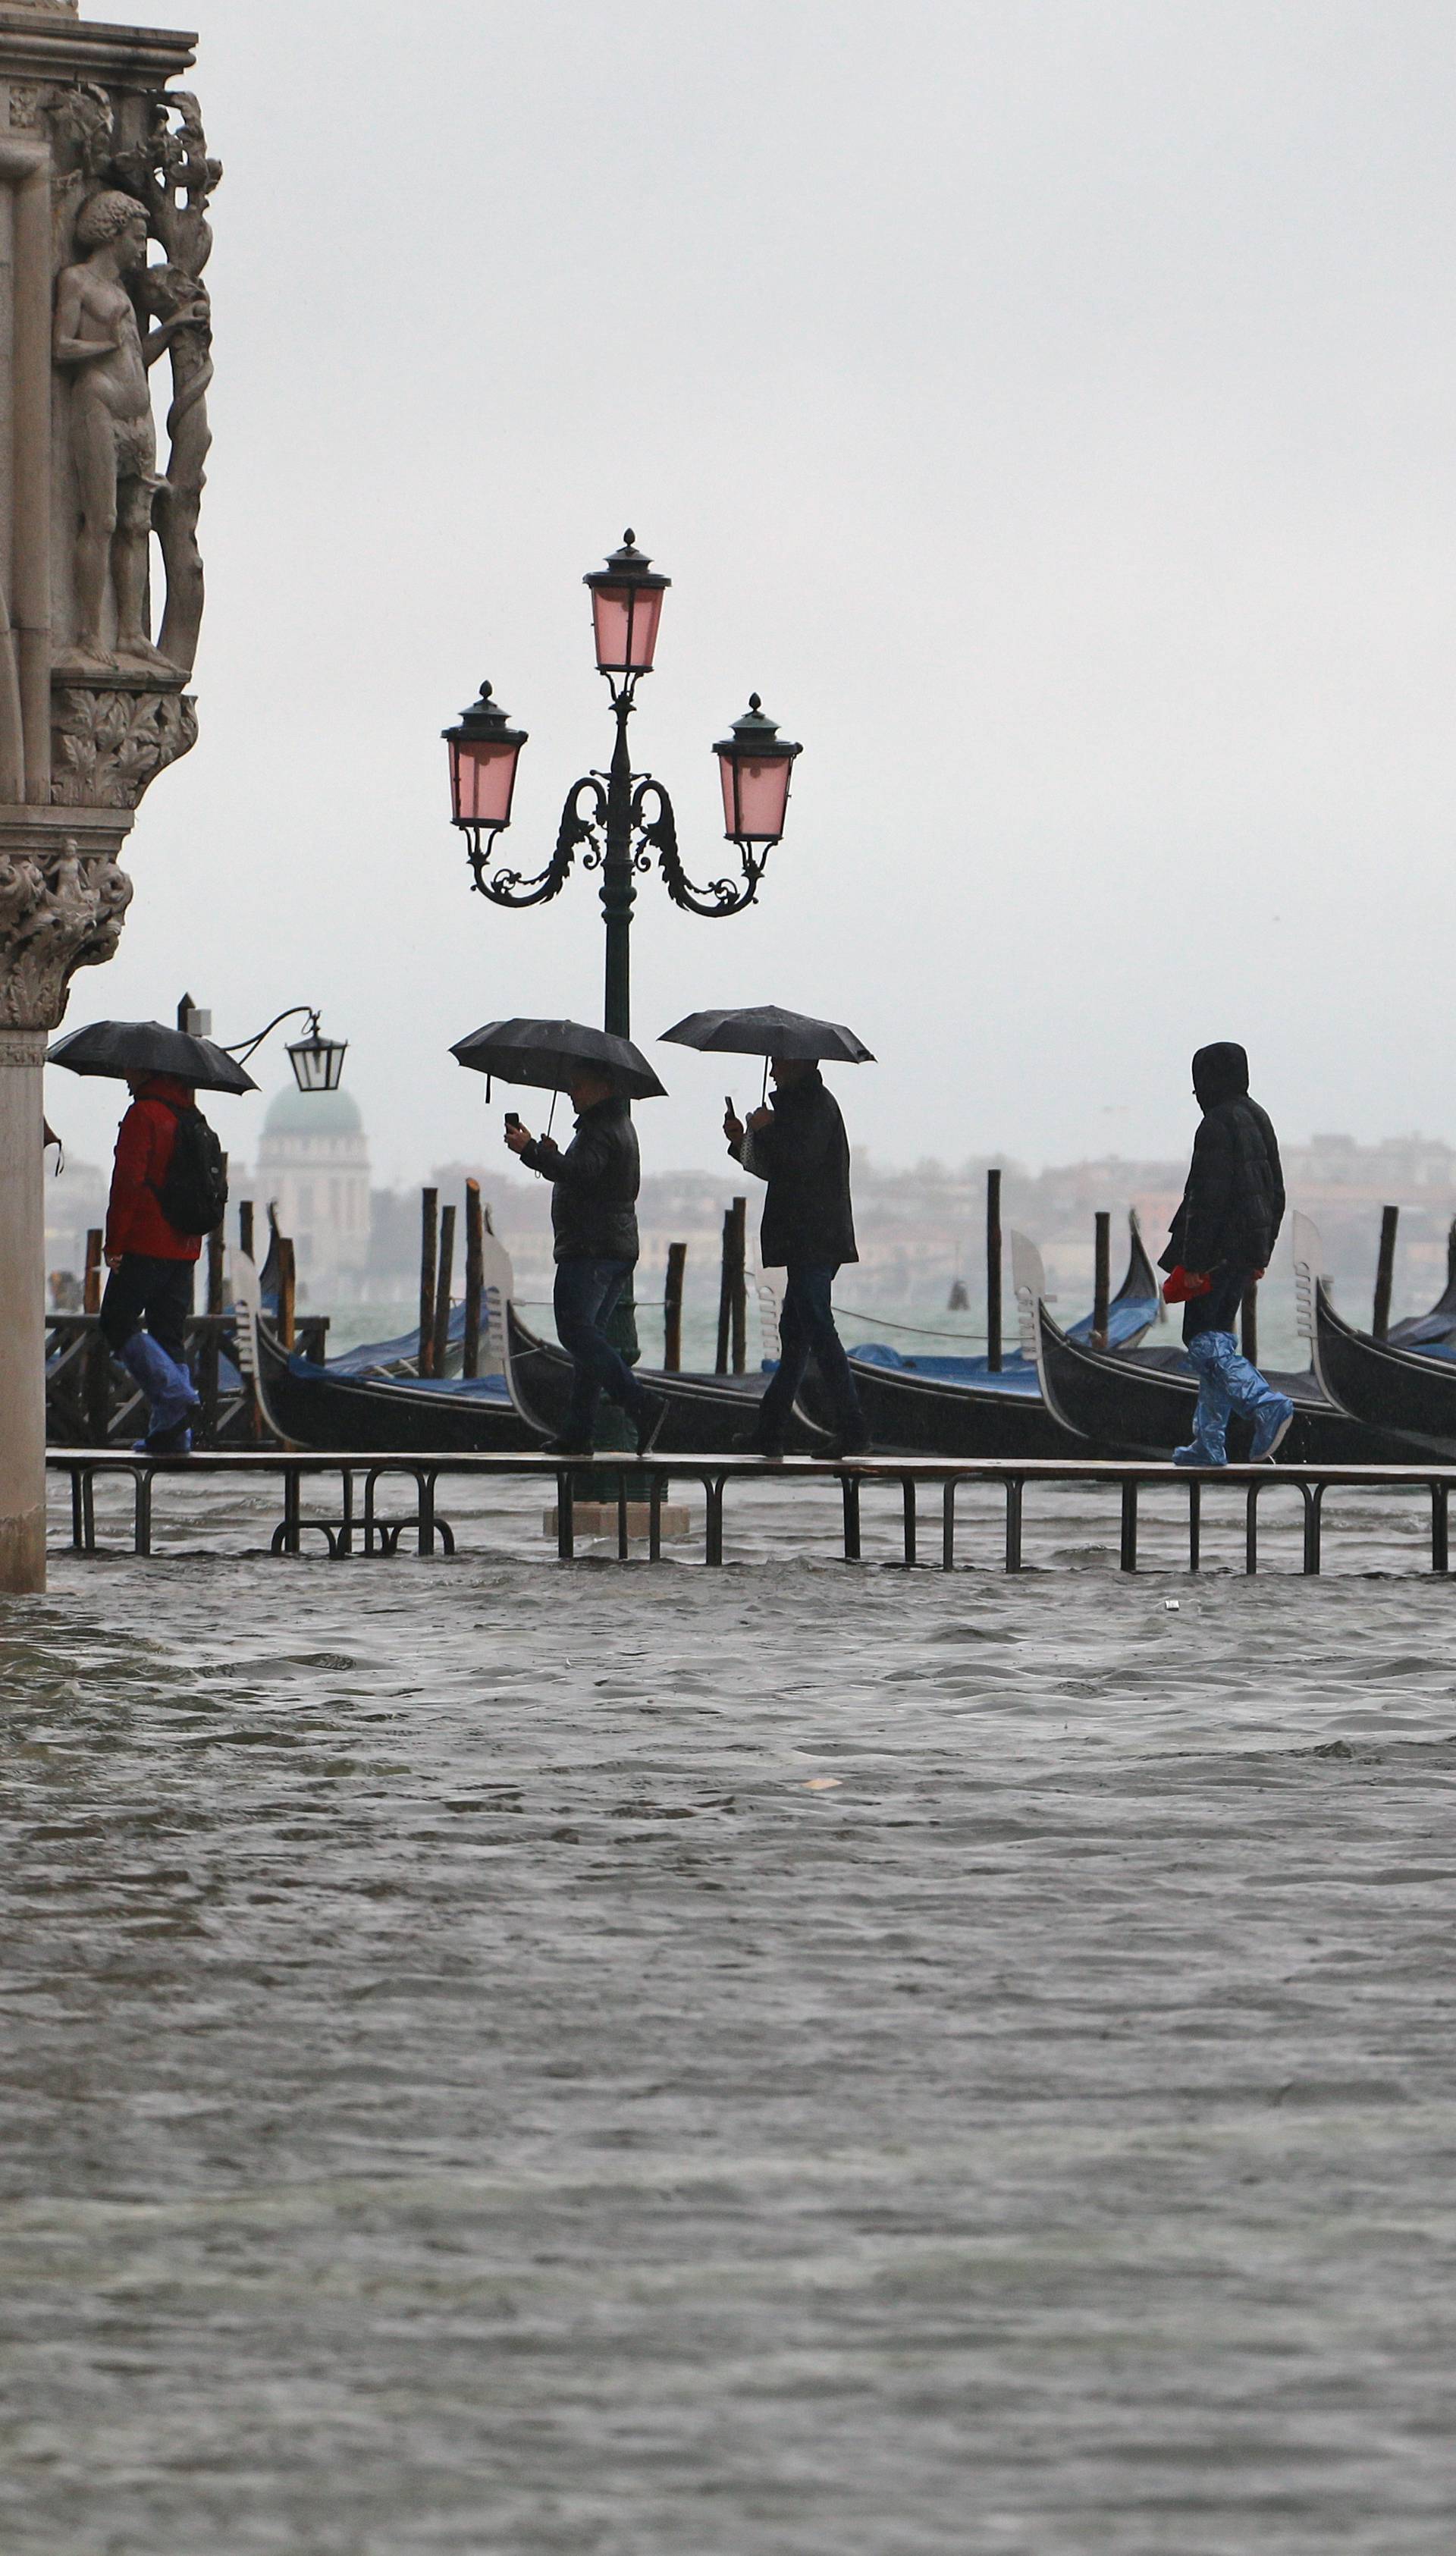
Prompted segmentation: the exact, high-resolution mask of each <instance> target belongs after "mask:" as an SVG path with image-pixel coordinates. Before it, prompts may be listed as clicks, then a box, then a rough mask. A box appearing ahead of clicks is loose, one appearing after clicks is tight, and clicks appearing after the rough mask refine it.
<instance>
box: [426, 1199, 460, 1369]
mask: <svg viewBox="0 0 1456 2556" xmlns="http://www.w3.org/2000/svg"><path fill="white" fill-rule="evenodd" d="M454 1275H455V1211H454V1207H453V1205H451V1206H449V1207H442V1208H441V1209H440V1212H439V1269H438V1274H437V1277H436V1279H435V1289H434V1318H433V1319H434V1336H433V1339H432V1341H431V1343H430V1352H429V1372H430V1374H431V1375H443V1374H444V1372H445V1368H446V1364H447V1352H448V1349H449V1345H450V1287H451V1283H452V1281H453V1279H454Z"/></svg>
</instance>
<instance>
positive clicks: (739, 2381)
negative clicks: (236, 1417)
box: [0, 1490, 1456, 2556]
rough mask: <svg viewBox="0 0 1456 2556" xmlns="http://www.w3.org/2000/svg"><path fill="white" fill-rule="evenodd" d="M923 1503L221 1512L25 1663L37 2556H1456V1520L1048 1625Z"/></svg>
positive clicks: (1082, 1576)
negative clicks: (1454, 1524)
mask: <svg viewBox="0 0 1456 2556" xmlns="http://www.w3.org/2000/svg"><path fill="white" fill-rule="evenodd" d="M884 1496H885V1500H886V1503H887V1505H886V1511H885V1516H884V1519H883V1520H880V1519H879V1517H878V1512H877V1519H876V1526H875V1533H874V1535H873V1536H872V1538H871V1540H870V1543H869V1546H868V1547H867V1550H868V1552H869V1556H870V1558H869V1559H868V1561H867V1563H866V1564H865V1565H864V1566H863V1567H862V1568H860V1569H858V1570H853V1569H846V1568H845V1567H844V1566H843V1564H842V1563H840V1562H838V1561H837V1560H835V1559H834V1558H833V1555H834V1543H833V1527H834V1522H835V1512H834V1508H833V1506H832V1504H830V1503H828V1502H826V1501H824V1500H823V1499H822V1498H821V1499H820V1500H819V1501H818V1504H817V1505H815V1501H814V1499H813V1498H812V1497H810V1498H808V1499H801V1498H799V1499H794V1500H791V1501H786V1500H785V1499H784V1498H783V1497H781V1496H777V1495H775V1494H773V1493H770V1492H767V1491H766V1492H763V1493H758V1492H754V1493H751V1494H748V1495H746V1496H745V1497H744V1498H743V1499H742V1500H741V1501H740V1503H739V1506H738V1508H737V1510H736V1511H735V1510H734V1509H732V1508H730V1517H729V1525H730V1540H729V1554H730V1562H729V1567H728V1568H726V1569H725V1570H723V1571H722V1572H706V1571H704V1570H702V1569H701V1567H700V1565H699V1563H698V1561H697V1559H696V1556H697V1554H698V1552H699V1551H700V1547H698V1546H696V1545H693V1544H691V1543H688V1544H684V1545H683V1546H682V1547H681V1548H680V1549H677V1551H676V1558H675V1559H672V1560H670V1561H669V1562H668V1563H667V1564H666V1565H665V1566H664V1567H663V1568H662V1569H661V1570H659V1571H652V1570H649V1569H647V1568H645V1567H642V1566H641V1565H639V1564H637V1563H633V1564H629V1565H628V1566H626V1567H622V1566H619V1565H617V1564H615V1563H613V1562H610V1561H599V1562H594V1561H591V1560H587V1561H585V1562H582V1563H578V1564H576V1565H574V1566H559V1565H557V1564H556V1563H555V1562H554V1561H553V1560H552V1559H550V1558H549V1556H550V1548H549V1547H548V1546H546V1544H544V1542H543V1540H542V1538H541V1535H540V1495H539V1494H538V1495H536V1497H535V1498H534V1499H532V1498H523V1496H522V1495H521V1494H519V1493H517V1492H514V1491H511V1492H502V1491H499V1490H496V1491H490V1492H478V1493H472V1494H470V1495H469V1496H468V1497H462V1498H461V1499H460V1500H458V1501H456V1500H454V1499H452V1498H449V1497H446V1498H445V1500H444V1505H445V1507H446V1508H447V1510H449V1511H450V1512H451V1513H452V1514H456V1513H458V1515H457V1523H458V1524H459V1526H460V1549H459V1552H458V1554H457V1556H456V1558H455V1559H454V1560H453V1561H444V1560H436V1561H433V1562H421V1561H419V1560H417V1559H415V1558H413V1557H411V1556H410V1555H409V1554H408V1553H405V1554H402V1555H401V1557H400V1558H399V1559H398V1560H396V1561H393V1562H386V1561H383V1560H380V1559H372V1560H365V1559H363V1558H356V1559H354V1560H352V1561H348V1562H343V1563H338V1564H333V1563H329V1562H328V1561H326V1560H323V1559H317V1558H305V1559H303V1560H302V1561H271V1560H269V1559H267V1558H266V1557H265V1556H264V1555H263V1554H262V1553H261V1552H260V1550H259V1547H260V1545H261V1544H262V1543H263V1542H265V1541H266V1536H265V1532H264V1525H265V1520H264V1511H263V1509H262V1507H258V1508H256V1509H255V1508H253V1507H252V1506H251V1505H250V1503H249V1501H248V1500H247V1499H245V1498H243V1497H240V1496H237V1495H232V1494H228V1495H222V1494H219V1493H216V1492H212V1491H206V1492H204V1491H201V1490H198V1491H195V1492H187V1493H183V1492H181V1491H179V1492H178V1493H177V1494H176V1495H175V1499H174V1501H173V1504H172V1505H171V1506H170V1507H168V1508H167V1514H166V1516H165V1518H164V1519H163V1521H162V1524H161V1526H160V1528H159V1534H160V1536H161V1538H162V1540H163V1541H164V1543H166V1544H167V1546H168V1550H167V1553H166V1555H165V1556H164V1558H162V1559H159V1560H156V1561H154V1562H152V1563H150V1564H144V1563H139V1562H136V1561H133V1560H131V1559H129V1558H128V1557H126V1556H125V1554H123V1553H120V1552H118V1553H117V1554H116V1555H115V1556H114V1557H112V1558H109V1559H104V1560H98V1561H95V1562H81V1561H78V1560H70V1559H66V1558H61V1559H59V1560H58V1562H57V1565H56V1569H55V1574H54V1581H53V1587H52V1591H51V1594H50V1595H49V1596H48V1597H46V1598H44V1599H38V1600H32V1601H15V1600H12V1601H9V1602H8V1603H0V1677H3V1737H4V1749H3V1758H0V1770H3V1771H0V1784H3V1793H0V1826H3V1834H0V1938H3V1944H0V1969H3V1977H0V2035H3V2041H0V2052H3V2060H0V2264H3V2279H0V2353H3V2382H0V2546H3V2547H4V2549H5V2550H6V2551H7V2556H40V2551H44V2556H59V2552H60V2551H65V2556H144V2551H145V2556H253V2552H254V2551H259V2556H263V2551H270V2556H271V2551H285V2556H425V2551H431V2552H432V2551H437V2550H448V2551H459V2556H517V2551H520V2556H538V2551H541V2556H545V2552H546V2551H551V2556H738V2551H744V2556H749V2551H752V2556H840V2551H845V2556H921V2551H941V2550H944V2551H947V2556H952V2551H953V2556H966V2551H972V2556H982V2551H985V2556H1001V2551H1015V2556H1083V2551H1102V2550H1109V2551H1114V2550H1115V2551H1117V2556H1244V2552H1245V2551H1251V2556H1252V2551H1255V2550H1258V2551H1260V2556H1295V2551H1298V2556H1327V2552H1328V2551H1331V2550H1340V2551H1351V2556H1356V2552H1357V2551H1358V2556H1405V2551H1416V2550H1419V2551H1422V2556H1423V2551H1426V2550H1431V2551H1435V2550H1437V2549H1439V2550H1442V2551H1444V2550H1445V2549H1446V2548H1447V2547H1448V2546H1449V2543H1450V2535H1451V2511H1452V2504H1453V2498H1456V2451H1453V2444H1452V2420H1451V2395H1452V2377H1451V2373H1452V2366H1453V2360H1456V2305H1453V2284H1452V2268H1453V2266H1452V2236H1453V2222H1456V2203H1453V2198H1452V2193H1453V2172H1456V2070H1453V2051H1452V2018H1453V2004H1456V1986H1453V1977H1452V1960H1451V1949H1452V1926H1451V1911H1452V1882H1453V1875H1456V1847H1453V1839H1452V1822H1453V1813H1456V1640H1453V1631H1456V1626H1453V1617H1452V1611H1451V1610H1452V1605H1453V1602H1456V1601H1453V1591H1452V1588H1451V1587H1450V1585H1449V1584H1445V1583H1440V1582H1435V1581H1432V1580H1430V1579H1429V1578H1423V1577H1421V1576H1419V1566H1420V1562H1421V1558H1422V1551H1423V1546H1422V1538H1423V1535H1424V1532H1425V1529H1424V1520H1423V1516H1422V1514H1421V1512H1420V1510H1419V1508H1418V1506H1409V1507H1401V1505H1400V1504H1399V1503H1391V1502H1386V1503H1385V1504H1384V1506H1383V1508H1382V1509H1380V1510H1379V1511H1378V1510H1377V1508H1376V1507H1375V1506H1374V1505H1372V1506H1371V1507H1369V1508H1368V1509H1367V1508H1366V1507H1365V1506H1364V1505H1363V1502H1360V1503H1357V1502H1355V1501H1352V1502H1351V1503H1350V1504H1349V1506H1348V1507H1347V1509H1346V1510H1345V1511H1344V1512H1343V1513H1342V1517H1343V1524H1342V1526H1341V1530H1340V1532H1339V1533H1338V1534H1336V1533H1334V1532H1333V1531H1331V1532H1330V1533H1329V1536H1328V1540H1327V1563H1329V1564H1330V1565H1331V1566H1332V1570H1331V1576H1330V1577H1328V1578H1326V1579H1324V1580H1321V1581H1311V1582H1305V1581H1301V1580H1300V1579H1298V1578H1297V1577H1294V1576H1291V1575H1292V1573H1293V1572H1294V1571H1296V1570H1297V1562H1298V1551H1297V1523H1296V1521H1295V1518H1294V1515H1293V1507H1294V1504H1293V1503H1291V1505H1290V1516H1289V1523H1288V1528H1287V1532H1286V1533H1284V1532H1283V1531H1280V1532H1274V1529H1273V1528H1272V1529H1271V1531H1270V1535H1269V1539H1268V1542H1267V1547H1266V1555H1265V1560H1266V1569H1265V1571H1264V1573H1263V1574H1262V1576H1261V1577H1260V1578H1259V1579H1257V1580H1254V1581H1252V1582H1251V1581H1246V1580H1244V1579H1243V1578H1241V1577H1237V1576H1235V1566H1236V1565H1237V1563H1238V1560H1239V1558H1240V1546H1239V1540H1238V1528H1239V1524H1240V1521H1239V1518H1238V1516H1237V1514H1236V1508H1235V1504H1234V1503H1232V1502H1231V1503H1230V1505H1229V1508H1228V1511H1227V1515H1226V1517H1224V1518H1222V1519H1221V1520H1216V1521H1215V1524H1214V1526H1213V1527H1212V1528H1209V1529H1207V1530H1206V1535H1205V1559H1206V1561H1207V1562H1208V1563H1209V1565H1210V1566H1211V1567H1210V1568H1209V1570H1208V1571H1207V1573H1206V1574H1205V1576H1204V1577H1203V1578H1201V1579H1200V1580H1197V1581H1190V1580H1188V1579H1187V1578H1186V1577H1183V1576H1179V1575H1178V1574H1176V1573H1174V1572H1172V1571H1165V1570H1160V1569H1157V1568H1153V1569H1151V1570H1150V1571H1148V1572H1147V1573H1146V1574H1145V1575H1144V1576H1141V1577H1139V1578H1137V1579H1126V1578H1122V1577H1120V1576H1119V1575H1118V1574H1117V1572H1116V1571H1115V1570H1112V1569H1109V1568H1108V1562H1109V1557H1111V1558H1112V1559H1113V1560H1115V1557H1116V1516H1115V1509H1110V1508H1109V1506H1108V1504H1107V1503H1106V1502H1105V1501H1098V1500H1096V1499H1093V1498H1091V1497H1089V1496H1088V1495H1086V1494H1075V1495H1067V1494H1062V1495H1059V1501H1058V1502H1053V1501H1052V1500H1051V1498H1050V1495H1047V1505H1046V1509H1045V1512H1044V1513H1040V1514H1038V1515H1037V1516H1036V1517H1035V1518H1034V1519H1032V1520H1031V1521H1030V1522H1029V1528H1028V1558H1029V1561H1031V1562H1032V1563H1034V1564H1037V1565H1038V1566H1040V1567H1038V1568H1036V1569H1033V1570H1031V1571H1030V1572H1029V1573H1028V1574H1027V1576H1026V1577H1024V1578H1022V1579H1018V1580H1007V1579H1006V1578H1004V1577H1002V1576H999V1575H998V1574H997V1573H996V1572H995V1570H994V1569H991V1568H973V1569H968V1570H965V1571H962V1572H958V1573H956V1574H954V1575H952V1576H949V1577H947V1576H943V1575H941V1574H940V1573H938V1572H935V1571H922V1572H919V1573H917V1574H915V1575H913V1576H911V1575H907V1574H906V1573H904V1572H903V1571H898V1570H894V1569H892V1568H889V1567H888V1557H890V1556H891V1555H892V1554H893V1552H894V1550H895V1546H894V1543H893V1541H892V1540H891V1535H890V1529H891V1527H892V1525H893V1524H894V1523H895V1521H894V1519H893V1517H892V1515H891V1510H890V1501H891V1495H890V1494H888V1493H887V1494H885V1495H884ZM871 1505H872V1504H871V1503H867V1510H868V1507H869V1506H871ZM164 1506H166V1503H164ZM274 1514H276V1512H274V1511H272V1510H270V1511H269V1512H268V1514H267V1519H266V1524H267V1526H271V1524H272V1520H273V1515H274ZM968 1515H970V1516H971V1528H970V1531H968V1533H967V1537H966V1543H965V1548H964V1549H965V1550H966V1552H967V1556H968V1558H969V1559H971V1560H973V1561H977V1560H979V1561H980V1562H983V1563H988V1562H989V1561H991V1560H992V1559H994V1550H995V1533H994V1530H995V1520H994V1519H993V1518H991V1517H990V1516H989V1513H988V1517H987V1519H986V1520H985V1521H984V1524H985V1537H984V1546H978V1544H977V1532H976V1521H975V1518H974V1516H973V1515H971V1512H968ZM118 1517H119V1513H118ZM63 1527H64V1520H63V1519H62V1517H61V1514H60V1512H58V1516H57V1532H58V1536H60V1535H61V1533H62V1531H63ZM1171 1532H1172V1531H1171V1525H1170V1526H1169V1529H1168V1537H1169V1541H1168V1544H1167V1551H1168V1553H1169V1554H1170V1553H1171V1551H1172V1549H1173V1544H1172V1541H1171ZM206 1545H211V1546H212V1547H214V1548H219V1547H220V1548H221V1549H220V1550H217V1549H214V1550H213V1551H212V1553H211V1554H210V1556H209V1554H208V1553H207V1552H205V1551H204V1550H202V1548H203V1547H204V1546H206ZM1159 1549H1160V1548H1159V1546H1158V1541H1157V1529H1156V1526H1155V1522H1154V1525H1153V1527H1150V1528H1149V1529H1147V1530H1146V1533H1145V1550H1146V1551H1147V1552H1149V1553H1150V1554H1151V1555H1152V1557H1153V1561H1154V1563H1155V1562H1156V1559H1157V1555H1158V1551H1159ZM1402 1573H1410V1574H1411V1575H1412V1576H1408V1577H1407V1576H1398V1575H1400V1574H1402ZM1372 1575H1374V1576H1372ZM1173 1598H1175V1599H1176V1600H1177V1605H1176V1608H1175V1609H1174V1608H1173V1607H1171V1606H1170V1605H1169V1602H1168V1601H1169V1600H1170V1599H1173Z"/></svg>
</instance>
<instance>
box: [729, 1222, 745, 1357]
mask: <svg viewBox="0 0 1456 2556" xmlns="http://www.w3.org/2000/svg"><path fill="white" fill-rule="evenodd" d="M728 1220H729V1225H730V1227H731V1231H732V1263H731V1269H730V1279H731V1293H730V1298H729V1310H730V1313H731V1315H732V1334H733V1372H734V1374H735V1375H742V1374H744V1373H745V1371H746V1369H747V1366H748V1201H747V1199H742V1198H736V1199H735V1200H734V1202H733V1206H732V1209H731V1211H730V1214H729V1219H728Z"/></svg>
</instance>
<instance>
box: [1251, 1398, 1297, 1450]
mask: <svg viewBox="0 0 1456 2556" xmlns="http://www.w3.org/2000/svg"><path fill="white" fill-rule="evenodd" d="M1260 1381H1261V1383H1262V1382H1263V1378H1262V1377H1261V1379H1260ZM1266 1390H1267V1392H1268V1394H1269V1399H1268V1401H1267V1402H1262V1403H1261V1404H1260V1406H1259V1417H1258V1419H1257V1420H1256V1421H1255V1423H1254V1444H1253V1446H1252V1447H1251V1448H1250V1450H1249V1462H1250V1464H1251V1465H1272V1464H1273V1463H1274V1450H1275V1448H1277V1447H1279V1446H1281V1445H1282V1444H1283V1441H1284V1439H1285V1438H1286V1437H1287V1436H1288V1434H1289V1427H1290V1424H1291V1422H1292V1420H1293V1417H1294V1406H1293V1404H1292V1402H1291V1401H1290V1400H1289V1397H1288V1395H1287V1394H1286V1393H1275V1392H1274V1388H1273V1387H1272V1386H1269V1387H1266Z"/></svg>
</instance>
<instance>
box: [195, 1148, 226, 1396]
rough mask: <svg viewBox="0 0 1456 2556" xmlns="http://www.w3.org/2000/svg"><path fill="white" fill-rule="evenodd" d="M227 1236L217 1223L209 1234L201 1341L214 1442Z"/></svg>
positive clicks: (204, 1391) (204, 1390)
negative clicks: (205, 1316)
mask: <svg viewBox="0 0 1456 2556" xmlns="http://www.w3.org/2000/svg"><path fill="white" fill-rule="evenodd" d="M222 1172H223V1178H224V1179H226V1177H227V1156H226V1154H224V1155H223V1158H222ZM224 1245H225V1236H224V1234H223V1229H222V1226H221V1225H220V1224H215V1225H214V1226H213V1228H212V1231H211V1232H210V1233H209V1234H208V1236H207V1313H208V1316H209V1321H208V1326H207V1331H206V1334H205V1336H204V1339H203V1342H202V1375H201V1388H200V1389H201V1394H202V1426H203V1428H204V1429H205V1430H206V1432H207V1435H208V1437H209V1438H210V1439H211V1440H212V1441H213V1442H214V1444H215V1442H216V1438H217V1384H218V1362H219V1359H220V1357H221V1353H222V1342H221V1338H220V1336H219V1334H220V1325H221V1322H222V1255H223V1249H224Z"/></svg>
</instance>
